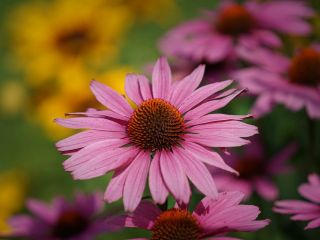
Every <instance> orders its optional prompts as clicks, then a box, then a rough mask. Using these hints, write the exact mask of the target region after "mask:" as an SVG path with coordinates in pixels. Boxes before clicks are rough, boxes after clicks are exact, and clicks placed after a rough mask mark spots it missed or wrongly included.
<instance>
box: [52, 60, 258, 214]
mask: <svg viewBox="0 0 320 240" xmlns="http://www.w3.org/2000/svg"><path fill="white" fill-rule="evenodd" d="M203 73H204V66H199V67H198V68H197V69H196V70H194V71H193V72H192V73H191V74H190V75H189V76H187V77H185V78H184V79H183V80H181V81H179V82H178V83H177V84H173V85H172V84H171V70H170V67H169V65H168V63H167V61H166V60H165V59H164V58H161V59H159V60H158V61H157V63H156V64H155V67H154V70H153V74H152V86H151V85H150V83H149V81H148V79H147V78H146V77H144V76H142V75H134V74H129V75H128V76H127V79H126V86H125V89H126V93H127V96H128V97H129V98H130V99H131V100H133V101H134V102H135V103H136V105H137V106H136V108H134V109H133V108H132V107H131V106H130V105H129V103H128V102H127V101H126V100H125V98H124V97H123V96H120V95H119V94H118V93H116V92H115V91H113V90H112V89H111V88H109V87H107V86H105V85H103V84H101V83H99V82H96V81H92V83H91V90H92V91H93V93H94V94H95V96H96V98H97V100H98V101H99V102H101V103H102V104H103V105H105V106H106V107H108V110H102V111H95V110H91V111H90V112H85V113H78V114H82V115H84V116H83V117H74V118H68V119H57V120H56V122H57V123H59V124H60V125H62V126H65V127H68V128H76V129H82V128H86V129H89V130H87V131H84V132H81V133H78V134H76V135H74V136H71V137H69V138H67V139H65V140H62V141H60V142H58V143H57V148H58V150H59V151H61V152H63V153H66V154H70V155H71V157H70V158H69V159H68V160H66V161H65V162H64V167H65V169H66V170H67V171H70V172H71V173H72V175H73V177H74V178H75V179H89V178H93V177H98V176H102V175H104V174H106V173H107V172H109V171H113V170H115V173H114V176H113V178H112V180H111V181H110V183H109V186H108V188H107V190H106V192H105V199H106V200H107V201H108V202H112V201H116V200H118V199H120V198H121V197H122V196H123V199H124V206H125V209H126V210H129V211H133V210H134V209H135V208H136V206H137V205H138V203H139V202H140V200H141V197H142V195H143V191H144V188H145V183H146V180H147V176H148V175H149V187H150V192H151V195H152V197H153V199H154V201H155V202H157V203H164V202H165V200H166V198H167V196H168V193H169V192H170V193H172V195H173V196H174V197H175V199H176V200H177V201H178V202H179V203H181V202H183V203H187V202H188V201H189V197H190V194H191V191H190V187H189V183H188V178H189V179H190V180H191V182H193V184H194V185H195V186H196V187H197V188H198V189H199V190H200V191H201V192H202V193H204V194H205V195H207V196H210V197H213V198H216V197H217V190H216V187H215V184H214V182H213V179H212V176H211V174H210V172H209V170H208V169H207V166H206V164H209V165H212V166H215V167H218V168H221V169H224V170H227V171H230V172H235V171H234V170H233V169H232V168H230V167H229V166H228V165H226V164H225V163H224V161H223V159H222V158H221V157H220V155H218V153H216V152H214V151H212V150H211V149H210V147H218V148H220V147H221V148H226V147H236V146H242V145H245V144H247V143H249V141H248V140H245V139H243V137H249V136H252V135H254V134H256V133H257V128H256V127H255V126H252V125H249V124H246V123H242V122H240V121H241V120H243V119H245V118H247V117H249V116H248V115H246V116H238V115H226V114H217V113H216V114H209V113H211V112H213V111H216V110H217V109H220V108H222V107H224V106H226V105H227V104H228V103H229V102H230V101H231V100H232V99H233V98H235V97H236V96H238V95H239V94H240V93H241V92H243V90H236V89H229V90H228V91H225V92H223V93H221V92H219V91H221V90H222V89H224V88H226V87H227V86H228V85H230V84H231V82H232V81H224V82H219V83H213V84H209V85H207V86H204V87H200V88H198V89H197V87H198V85H199V84H200V82H201V79H202V76H203ZM151 160H152V161H151Z"/></svg>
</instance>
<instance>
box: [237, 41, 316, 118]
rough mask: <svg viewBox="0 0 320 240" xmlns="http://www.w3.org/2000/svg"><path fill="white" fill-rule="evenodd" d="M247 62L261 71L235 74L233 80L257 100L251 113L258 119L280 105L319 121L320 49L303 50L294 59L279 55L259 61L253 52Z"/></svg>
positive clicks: (270, 55)
mask: <svg viewBox="0 0 320 240" xmlns="http://www.w3.org/2000/svg"><path fill="white" fill-rule="evenodd" d="M246 58H247V60H249V61H250V62H256V63H258V65H260V67H251V68H247V69H243V70H239V71H236V72H234V73H233V77H234V79H236V80H237V81H238V82H239V84H240V86H242V87H246V88H248V90H249V92H250V93H252V94H254V95H257V96H258V98H257V100H256V102H255V105H254V106H253V109H252V113H253V115H254V116H255V117H261V116H263V115H265V114H266V113H268V112H270V111H271V110H272V108H273V106H274V105H275V104H277V103H281V104H284V105H285V106H286V107H287V108H289V109H290V110H292V111H298V110H300V109H302V108H306V111H307V113H308V115H309V116H310V118H320V108H319V105H320V69H319V65H320V51H319V49H318V48H317V47H309V48H305V49H302V50H301V51H299V52H298V53H297V54H296V55H295V56H294V57H293V58H292V59H289V58H287V57H285V56H282V55H280V54H277V53H273V54H271V53H269V54H264V55H263V57H260V55H259V54H257V55H256V54H255V53H254V52H251V53H247V54H246ZM257 59H260V62H259V61H256V60H257ZM266 62H268V63H269V64H268V66H267V67H266V65H265V64H264V63H266Z"/></svg>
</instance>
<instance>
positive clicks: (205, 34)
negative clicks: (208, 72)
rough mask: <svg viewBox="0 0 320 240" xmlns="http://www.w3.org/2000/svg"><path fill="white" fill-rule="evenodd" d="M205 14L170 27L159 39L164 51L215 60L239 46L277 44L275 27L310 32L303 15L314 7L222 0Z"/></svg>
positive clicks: (281, 30) (298, 3)
mask: <svg viewBox="0 0 320 240" xmlns="http://www.w3.org/2000/svg"><path fill="white" fill-rule="evenodd" d="M205 15H206V16H205V18H203V19H196V20H192V21H188V22H185V23H182V24H181V25H179V26H177V27H175V28H174V29H172V30H171V31H169V32H168V33H167V34H166V35H165V36H164V37H163V39H162V40H161V41H160V49H161V50H162V51H163V53H164V54H166V55H168V56H173V57H177V58H187V59H189V61H194V62H198V63H199V62H206V63H216V62H220V61H224V60H225V59H227V58H229V57H230V55H231V56H232V55H237V56H238V55H239V54H238V50H239V48H242V50H241V51H245V50H247V51H250V50H251V49H255V48H256V49H260V48H261V47H262V46H267V47H271V48H277V47H280V46H281V44H282V43H281V40H280V38H279V37H278V35H277V34H276V33H275V32H274V31H276V32H279V33H285V34H293V35H301V36H305V35H307V34H309V33H310V32H311V26H310V24H309V23H308V22H307V21H306V18H307V17H310V16H312V15H313V10H312V9H311V8H309V7H308V6H306V5H305V4H304V3H303V2H302V1H270V2H260V3H259V2H255V1H246V2H245V3H244V4H242V5H241V4H238V3H235V2H234V1H222V4H221V5H220V6H219V7H218V8H217V10H216V11H212V12H209V11H207V12H206V14H205ZM244 46H245V47H248V48H243V47H244ZM261 50H263V48H261ZM238 57H241V54H240V55H239V56H238Z"/></svg>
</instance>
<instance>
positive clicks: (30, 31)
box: [9, 0, 130, 86]
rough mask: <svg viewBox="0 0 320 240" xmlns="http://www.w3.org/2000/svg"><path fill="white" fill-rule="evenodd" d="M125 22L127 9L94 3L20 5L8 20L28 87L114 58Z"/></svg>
mask: <svg viewBox="0 0 320 240" xmlns="http://www.w3.org/2000/svg"><path fill="white" fill-rule="evenodd" d="M129 18H130V16H129V14H128V10H127V8H124V7H121V6H105V5H104V6H102V5H101V3H99V1H87V0H85V1H83V2H82V3H79V1H75V0H69V1H63V0H55V1H49V2H46V3H33V4H23V5H21V7H18V8H17V9H16V10H15V11H14V12H13V13H12V20H11V21H9V22H10V25H9V28H10V30H11V32H12V41H11V42H12V48H13V50H14V51H15V53H16V54H17V58H18V62H19V63H21V64H20V65H21V67H22V68H23V70H25V72H26V73H27V74H28V80H29V82H30V83H31V84H33V85H36V86H38V85H39V84H42V83H43V82H44V81H48V80H49V81H50V80H52V79H53V78H56V77H58V78H59V77H60V76H61V75H62V74H64V72H65V71H68V69H70V67H72V66H79V65H80V66H81V67H83V66H90V67H92V66H100V65H101V63H102V60H107V59H111V58H114V57H115V55H116V53H117V50H118V46H119V42H120V40H121V37H122V36H123V34H124V32H125V31H126V30H127V28H128V25H129V24H128V22H130V21H128V19H129ZM68 81H72V79H68Z"/></svg>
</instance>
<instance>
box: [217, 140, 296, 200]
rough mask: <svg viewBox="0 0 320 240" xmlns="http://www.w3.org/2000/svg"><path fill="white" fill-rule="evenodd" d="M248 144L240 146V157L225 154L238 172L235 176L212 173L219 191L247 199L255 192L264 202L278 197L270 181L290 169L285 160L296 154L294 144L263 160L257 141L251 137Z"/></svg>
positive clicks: (274, 186) (260, 147)
mask: <svg viewBox="0 0 320 240" xmlns="http://www.w3.org/2000/svg"><path fill="white" fill-rule="evenodd" d="M250 140H251V142H252V143H251V144H249V145H247V146H245V147H244V151H243V153H242V154H231V155H226V156H225V159H226V161H227V162H228V163H230V165H231V166H232V167H233V168H234V169H235V170H237V171H238V172H239V174H240V175H239V177H235V176H232V175H230V174H226V173H220V174H216V175H215V177H214V179H215V182H216V184H217V188H218V190H219V191H235V190H237V191H240V192H243V193H244V194H245V197H246V198H249V197H250V196H251V194H252V193H253V191H256V192H257V193H258V194H259V195H260V196H261V197H262V198H264V199H266V200H275V199H276V198H277V197H278V188H277V186H276V185H275V184H274V183H273V182H272V177H273V176H276V175H278V174H281V173H284V172H287V171H288V170H289V169H290V166H289V165H288V163H287V161H288V160H289V159H290V158H291V157H292V155H293V154H294V153H295V151H296V148H297V147H296V145H295V144H290V145H288V146H287V147H285V148H284V149H283V150H281V151H280V152H279V153H277V154H275V155H274V156H273V157H271V158H270V159H269V158H267V156H266V154H265V152H264V149H263V144H262V143H261V141H260V139H259V138H257V137H256V138H252V139H250Z"/></svg>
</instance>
